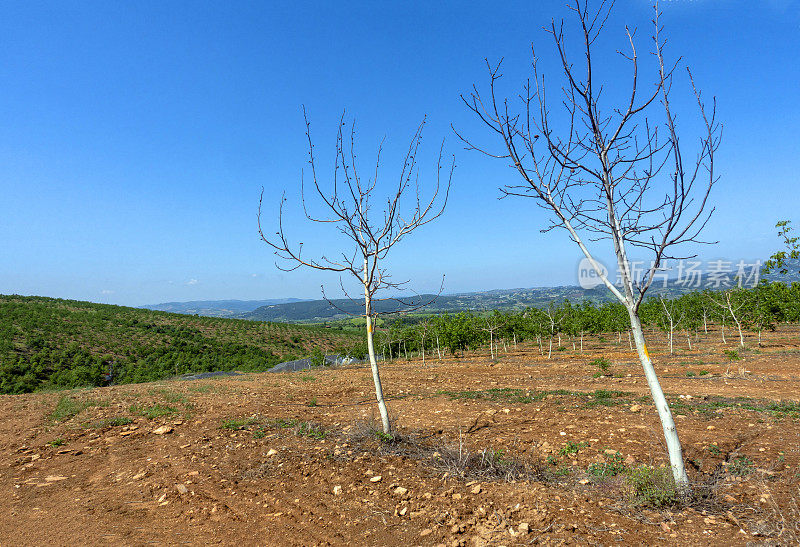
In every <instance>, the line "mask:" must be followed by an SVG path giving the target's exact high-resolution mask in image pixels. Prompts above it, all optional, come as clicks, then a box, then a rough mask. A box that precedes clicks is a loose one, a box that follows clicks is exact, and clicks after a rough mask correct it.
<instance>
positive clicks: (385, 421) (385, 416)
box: [364, 268, 392, 435]
mask: <svg viewBox="0 0 800 547" xmlns="http://www.w3.org/2000/svg"><path fill="white" fill-rule="evenodd" d="M364 271H365V272H366V268H365V269H364ZM364 275H365V276H366V273H365V274H364ZM364 303H365V308H366V316H367V350H368V351H369V365H370V367H371V368H372V381H373V382H374V383H375V397H376V398H377V399H378V412H380V415H381V425H382V426H383V432H384V434H386V435H391V434H392V425H391V423H390V422H389V410H388V409H387V408H386V402H385V401H384V400H383V387H382V386H381V375H380V373H379V372H378V361H377V360H376V359H375V343H374V340H373V338H372V309H371V308H372V302H371V301H370V295H369V291H368V290H367V287H366V285H365V286H364Z"/></svg>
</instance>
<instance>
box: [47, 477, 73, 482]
mask: <svg viewBox="0 0 800 547" xmlns="http://www.w3.org/2000/svg"><path fill="white" fill-rule="evenodd" d="M44 480H46V481H47V482H56V481H65V480H67V477H65V476H63V475H48V476H46V477H45V478H44Z"/></svg>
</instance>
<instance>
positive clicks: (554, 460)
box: [547, 454, 558, 465]
mask: <svg viewBox="0 0 800 547" xmlns="http://www.w3.org/2000/svg"><path fill="white" fill-rule="evenodd" d="M547 464H548V465H558V458H556V457H555V456H553V455H552V454H550V455H549V456H547Z"/></svg>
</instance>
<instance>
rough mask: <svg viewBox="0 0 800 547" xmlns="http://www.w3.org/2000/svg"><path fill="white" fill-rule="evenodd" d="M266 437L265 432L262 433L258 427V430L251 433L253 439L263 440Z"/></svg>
mask: <svg viewBox="0 0 800 547" xmlns="http://www.w3.org/2000/svg"><path fill="white" fill-rule="evenodd" d="M266 436H267V432H266V431H264V430H263V429H262V428H260V427H259V428H258V429H256V430H255V431H253V438H254V439H263V438H264V437H266Z"/></svg>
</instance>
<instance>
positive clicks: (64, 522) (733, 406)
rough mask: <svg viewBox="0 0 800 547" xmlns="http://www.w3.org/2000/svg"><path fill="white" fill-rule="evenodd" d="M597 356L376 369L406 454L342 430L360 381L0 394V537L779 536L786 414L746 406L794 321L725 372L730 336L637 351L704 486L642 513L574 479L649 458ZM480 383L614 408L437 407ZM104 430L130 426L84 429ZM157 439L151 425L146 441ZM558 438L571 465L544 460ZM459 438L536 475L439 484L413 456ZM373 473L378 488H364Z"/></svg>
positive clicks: (785, 488) (648, 425) (506, 541)
mask: <svg viewBox="0 0 800 547" xmlns="http://www.w3.org/2000/svg"><path fill="white" fill-rule="evenodd" d="M650 338H651V339H653V338H654V337H653V336H651V337H650ZM616 341H617V339H616V336H608V337H606V341H605V342H602V341H600V340H598V339H593V340H591V341H587V343H586V348H585V351H584V353H583V354H581V353H580V352H579V351H573V350H572V345H571V344H567V345H568V346H569V349H568V350H566V351H555V352H554V354H553V358H552V359H550V360H548V359H546V357H543V356H541V355H540V354H539V350H538V347H534V346H533V345H526V346H525V348H524V349H523V348H522V347H520V348H519V349H518V350H516V351H513V350H512V349H511V348H509V351H508V353H504V352H503V351H502V349H501V355H500V357H499V359H498V361H497V362H496V363H494V364H492V363H490V362H489V360H488V358H487V356H486V355H472V356H469V355H468V356H467V357H466V358H462V359H459V360H455V359H453V358H447V359H444V360H442V361H439V360H438V359H436V358H431V357H429V358H428V359H427V360H426V365H425V366H423V365H422V364H421V362H419V361H412V362H406V361H405V360H403V361H397V362H395V363H391V364H386V365H384V366H383V369H382V374H383V379H384V387H385V389H386V391H387V394H388V396H389V405H390V411H391V412H392V414H393V416H394V417H395V418H396V422H397V426H398V430H399V431H400V432H401V434H404V435H412V436H415V438H417V442H418V443H422V444H423V445H425V446H427V447H430V448H429V449H428V452H426V454H427V455H426V456H425V457H420V456H418V455H415V453H414V451H413V450H410V449H409V450H403V449H402V446H401V447H399V448H398V447H391V446H388V447H387V446H385V445H380V443H378V442H377V441H370V440H366V441H365V440H359V438H358V437H357V436H354V432H355V431H357V430H363V429H364V426H363V425H361V422H363V420H365V419H368V418H370V417H371V416H372V415H373V408H374V404H373V392H372V380H371V377H370V373H369V369H368V368H365V367H354V368H343V369H339V370H326V371H314V372H311V373H285V374H270V373H264V374H250V375H243V376H239V377H228V378H218V379H209V380H202V381H193V382H160V383H155V384H142V385H128V386H114V387H108V388H99V389H93V390H82V391H72V392H61V393H48V394H34V395H23V396H2V397H0V416H1V417H2V418H0V488H2V489H3V491H4V492H5V495H3V496H2V497H0V514H1V515H3V516H2V517H1V518H0V534H2V535H0V538H2V539H0V543H2V544H8V545H39V544H47V543H50V544H59V545H65V544H100V543H103V544H146V543H167V544H172V543H190V544H206V543H219V544H235V543H239V544H247V545H322V544H333V545H436V544H448V545H459V544H465V545H472V544H475V545H512V544H531V543H542V544H562V543H563V544H573V543H576V544H593V545H598V544H603V545H605V544H619V543H621V544H637V545H657V544H676V545H678V544H680V545H686V544H691V545H699V544H702V545H706V544H710V545H745V544H748V543H750V544H765V545H775V544H792V543H795V542H797V541H798V537H800V530H798V524H797V523H798V521H800V510H799V509H798V502H800V491H799V490H798V484H800V418H799V417H798V415H797V412H793V411H791V410H789V411H786V412H776V411H774V410H773V411H770V410H763V409H762V410H754V409H752V407H754V406H758V405H761V406H760V407H759V408H762V407H763V406H764V405H765V404H767V402H768V401H773V402H774V401H793V402H795V403H796V402H797V400H798V388H799V387H800V336H798V333H797V329H796V327H793V328H792V329H791V331H790V330H789V329H788V328H784V329H781V330H779V331H778V332H777V333H770V334H769V335H766V336H765V338H764V343H763V345H762V346H761V347H758V346H757V343H756V340H755V339H754V338H753V337H750V339H749V340H748V343H749V344H751V347H752V348H753V349H751V350H750V351H747V352H744V353H743V354H742V355H743V358H742V360H740V361H729V360H728V358H727V357H726V356H725V355H723V353H722V350H723V349H734V348H735V345H734V344H735V343H736V340H733V339H731V338H729V341H728V345H727V346H722V345H721V344H720V340H719V333H717V332H712V333H709V335H708V336H701V339H700V341H699V342H698V343H696V344H695V345H694V349H693V350H692V351H686V350H684V348H685V342H686V339H685V336H684V337H683V338H678V339H677V340H676V342H677V343H678V345H680V347H681V351H680V353H679V354H676V355H672V356H670V355H668V354H665V353H664V347H663V344H659V343H652V342H651V348H650V349H651V354H653V355H654V359H655V362H656V364H657V369H658V372H659V374H660V375H661V378H662V382H663V386H664V390H665V391H666V392H667V393H668V394H673V395H683V396H684V398H682V399H678V400H679V401H681V402H684V403H685V404H684V405H683V406H680V407H676V408H675V414H676V416H677V417H676V422H677V425H678V430H679V433H680V436H681V439H682V443H683V446H684V451H685V456H686V459H687V461H689V462H690V463H689V471H690V475H691V477H692V479H693V480H695V481H697V484H698V485H699V484H700V483H703V482H705V483H712V484H713V489H712V490H713V498H712V499H710V500H708V501H704V502H701V501H695V502H693V503H691V504H689V506H686V505H683V506H673V507H670V508H659V509H653V508H647V507H639V506H635V505H633V504H632V502H631V498H630V497H629V494H628V492H629V491H630V489H629V487H628V486H626V484H627V483H626V481H625V479H624V478H622V477H623V476H618V477H612V478H610V479H601V478H598V477H596V476H594V475H592V474H590V473H588V472H587V469H588V468H589V466H590V465H591V464H593V463H598V462H603V461H607V458H608V457H609V456H608V454H609V453H611V452H612V451H614V452H618V453H619V454H620V457H621V458H620V459H624V460H625V462H626V466H627V467H628V468H632V467H636V466H639V465H642V464H648V465H654V466H658V465H662V464H664V463H665V456H664V449H663V440H662V439H663V437H662V433H661V427H660V425H659V422H658V419H657V416H656V414H655V410H654V408H653V406H652V405H651V404H649V403H648V402H647V401H646V400H641V399H640V397H642V396H645V395H647V387H646V385H645V382H644V378H643V376H642V374H641V370H640V368H639V366H638V365H637V364H636V359H635V355H634V353H633V352H631V351H629V349H628V344H627V340H626V339H625V338H624V337H623V339H622V344H621V345H617V344H616ZM756 348H757V349H756ZM601 356H605V357H607V358H608V359H610V360H611V362H612V363H613V365H612V367H611V370H610V373H613V374H615V375H616V376H617V377H602V378H594V377H593V375H594V373H596V372H597V371H598V368H597V367H596V366H594V365H590V364H589V363H590V361H591V360H592V359H595V358H597V357H601ZM702 371H707V372H708V374H703V375H702V376H701V375H700V373H701V372H702ZM692 372H693V373H694V374H695V376H693V377H692V376H687V373H692ZM726 373H727V374H726ZM497 388H514V389H522V390H534V391H536V392H541V391H547V390H556V389H564V390H569V391H572V392H594V391H595V390H598V389H604V390H621V391H626V392H631V395H624V396H617V397H612V399H611V403H610V406H604V405H599V404H593V403H592V401H596V400H597V398H596V397H592V398H590V397H586V396H580V395H577V394H574V393H572V394H552V393H551V394H549V395H547V396H546V397H544V398H541V399H539V398H534V400H524V401H519V400H516V401H515V400H514V399H513V398H511V399H509V398H508V397H505V396H503V395H502V394H501V395H497V396H495V398H494V399H492V398H478V399H469V398H452V397H451V396H450V395H447V394H445V393H442V392H452V393H458V392H463V391H468V390H469V391H484V390H490V389H497ZM466 395H468V394H466ZM523 395H524V393H523ZM687 395H688V396H691V398H686V397H685V396H687ZM64 396H68V397H71V398H73V399H75V400H78V401H90V402H94V403H100V406H89V407H88V408H85V409H83V410H81V411H80V412H79V413H78V414H77V415H74V416H72V417H69V418H68V419H64V420H61V421H56V420H54V419H53V417H52V416H51V413H52V412H53V410H54V408H55V407H56V405H57V403H58V401H59V399H60V398H62V397H64ZM715 396H724V397H729V398H732V397H748V398H752V399H755V400H756V401H748V400H744V399H740V400H738V403H739V404H737V401H730V400H727V402H724V403H720V404H717V405H716V406H713V405H711V403H712V402H714V401H716V402H719V401H720V400H719V399H716V398H715ZM153 404H161V405H168V406H171V407H173V408H174V409H175V410H176V411H177V412H176V413H173V414H171V415H167V416H162V417H158V418H153V419H148V418H147V417H145V416H140V415H137V414H136V413H135V412H134V411H133V410H132V409H131V405H138V406H139V407H140V408H141V407H149V406H150V405H153ZM639 407H640V408H639ZM122 417H126V418H130V419H132V420H133V422H132V423H131V424H129V425H116V426H113V425H107V424H108V422H101V420H103V419H106V420H108V419H112V418H122ZM247 417H254V418H253V419H252V420H251V422H252V423H250V424H245V423H244V422H243V423H242V426H243V429H240V430H231V429H224V428H221V426H222V425H223V423H224V422H225V420H229V419H244V418H247ZM276 420H283V422H279V421H276ZM290 421H295V422H298V423H299V422H306V421H308V422H313V423H315V424H319V425H321V426H323V427H324V428H326V430H327V435H326V436H325V438H324V439H318V438H314V437H312V436H306V435H298V434H296V433H297V432H296V430H297V427H281V424H282V423H283V424H284V425H285V423H286V422H290ZM162 425H168V426H170V427H171V428H172V432H171V433H168V434H164V435H158V434H154V433H153V430H155V429H156V428H158V427H159V426H162ZM98 426H99V427H98ZM568 442H571V443H576V444H578V445H579V446H580V450H579V451H578V452H577V453H574V454H565V453H562V449H564V448H565V447H567V446H569V445H567V443H568ZM62 443H63V444H62ZM459 443H460V444H461V446H462V448H463V450H469V451H471V452H472V453H477V452H480V451H481V450H484V449H491V450H495V451H500V450H503V451H504V452H502V453H500V454H502V458H505V459H506V460H519V461H527V462H529V463H530V464H532V465H533V464H537V465H539V470H540V473H539V475H537V476H538V477H539V478H538V479H534V480H521V481H516V482H508V481H504V480H492V479H488V478H484V479H483V480H478V481H475V479H474V478H470V477H468V478H467V479H462V478H459V477H454V476H452V471H453V470H451V474H448V475H445V469H444V468H443V467H441V466H440V465H437V464H435V463H434V460H435V458H433V456H432V455H431V453H432V452H431V451H432V450H434V449H436V447H445V448H446V447H458V446H459ZM579 443H583V444H579ZM54 445H57V446H54ZM381 446H384V448H383V449H381ZM442 450H444V448H442ZM548 456H551V458H550V461H549V462H548V461H547V458H548ZM744 458H746V459H744ZM537 462H538V463H537ZM472 471H473V472H477V471H476V470H472ZM376 476H380V477H381V478H380V480H374V481H373V480H371V479H374V477H376ZM398 487H400V489H398ZM695 490H696V491H703V489H702V488H701V487H700V486H696V487H695Z"/></svg>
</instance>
